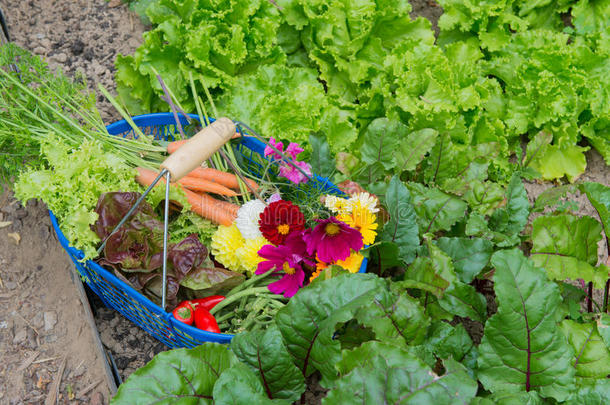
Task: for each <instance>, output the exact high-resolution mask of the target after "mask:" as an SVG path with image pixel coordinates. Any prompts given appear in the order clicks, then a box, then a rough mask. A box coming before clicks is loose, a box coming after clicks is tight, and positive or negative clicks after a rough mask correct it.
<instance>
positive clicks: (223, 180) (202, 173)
mask: <svg viewBox="0 0 610 405" xmlns="http://www.w3.org/2000/svg"><path fill="white" fill-rule="evenodd" d="M188 176H189V177H197V178H198V179H203V180H209V181H213V182H215V183H218V184H222V185H223V186H225V187H228V188H232V189H234V190H239V182H238V180H237V176H235V175H234V174H233V173H227V172H223V171H220V170H216V169H212V168H203V167H198V168H196V169H195V170H193V171H192V172H190V173H189V174H188ZM246 182H247V183H248V185H249V186H250V187H251V188H252V189H253V190H254V191H258V184H256V183H255V182H254V181H252V180H250V179H246Z"/></svg>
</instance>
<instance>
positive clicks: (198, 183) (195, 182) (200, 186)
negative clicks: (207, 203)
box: [178, 176, 237, 197]
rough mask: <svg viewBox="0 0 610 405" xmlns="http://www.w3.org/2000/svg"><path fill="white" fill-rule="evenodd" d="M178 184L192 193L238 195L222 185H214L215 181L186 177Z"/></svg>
mask: <svg viewBox="0 0 610 405" xmlns="http://www.w3.org/2000/svg"><path fill="white" fill-rule="evenodd" d="M178 183H180V184H182V185H183V186H184V187H186V188H188V189H189V190H191V191H205V192H208V193H213V194H220V195H226V196H228V197H234V196H236V195H237V193H236V192H235V191H233V190H231V189H230V188H227V187H225V186H223V185H221V184H218V183H214V182H213V181H209V180H204V179H199V178H197V177H191V176H184V177H183V178H181V179H180V180H178Z"/></svg>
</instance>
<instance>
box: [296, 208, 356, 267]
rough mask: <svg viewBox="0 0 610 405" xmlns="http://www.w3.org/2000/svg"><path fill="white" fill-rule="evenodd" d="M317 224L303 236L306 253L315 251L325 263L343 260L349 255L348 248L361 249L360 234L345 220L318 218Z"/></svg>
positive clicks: (311, 253)
mask: <svg viewBox="0 0 610 405" xmlns="http://www.w3.org/2000/svg"><path fill="white" fill-rule="evenodd" d="M316 221H317V222H318V225H316V227H315V228H314V229H313V231H312V232H311V233H309V234H306V235H304V236H303V239H304V240H305V243H306V244H307V253H309V254H310V255H313V254H314V252H316V254H317V256H318V259H320V261H322V262H325V263H334V262H336V261H337V260H345V259H347V257H348V256H349V255H350V253H351V251H350V249H353V250H354V251H356V252H357V251H359V250H360V249H362V246H363V243H362V235H361V234H360V232H358V230H357V229H354V228H351V227H350V226H348V225H347V224H346V223H345V222H342V221H339V220H338V219H336V218H329V219H323V220H322V219H318V220H316Z"/></svg>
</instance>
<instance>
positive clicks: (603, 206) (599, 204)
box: [580, 183, 610, 236]
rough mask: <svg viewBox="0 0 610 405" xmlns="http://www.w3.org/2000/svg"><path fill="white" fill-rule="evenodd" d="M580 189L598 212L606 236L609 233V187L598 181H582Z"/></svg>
mask: <svg viewBox="0 0 610 405" xmlns="http://www.w3.org/2000/svg"><path fill="white" fill-rule="evenodd" d="M580 189H581V190H582V191H583V192H584V193H586V194H587V198H588V199H589V201H590V202H591V205H593V207H594V208H595V210H596V211H597V213H598V214H599V218H600V219H601V220H602V225H603V226H604V232H605V233H606V236H607V235H610V187H607V186H604V185H603V184H599V183H583V184H582V185H580Z"/></svg>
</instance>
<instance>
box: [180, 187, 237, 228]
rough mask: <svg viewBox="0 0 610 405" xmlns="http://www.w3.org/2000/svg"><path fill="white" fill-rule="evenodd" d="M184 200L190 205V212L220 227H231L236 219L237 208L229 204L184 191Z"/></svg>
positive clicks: (207, 196)
mask: <svg viewBox="0 0 610 405" xmlns="http://www.w3.org/2000/svg"><path fill="white" fill-rule="evenodd" d="M184 192H185V193H186V198H187V200H188V202H189V204H191V211H193V212H194V213H196V214H199V215H201V216H202V217H204V218H207V219H209V220H210V221H212V222H215V223H217V224H220V225H225V226H231V224H232V223H233V221H234V220H235V218H237V210H238V209H239V207H238V206H237V205H235V204H231V203H230V202H226V201H220V200H217V199H215V198H212V197H210V196H209V195H207V194H199V193H195V192H193V191H190V190H186V189H185V190H184Z"/></svg>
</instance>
